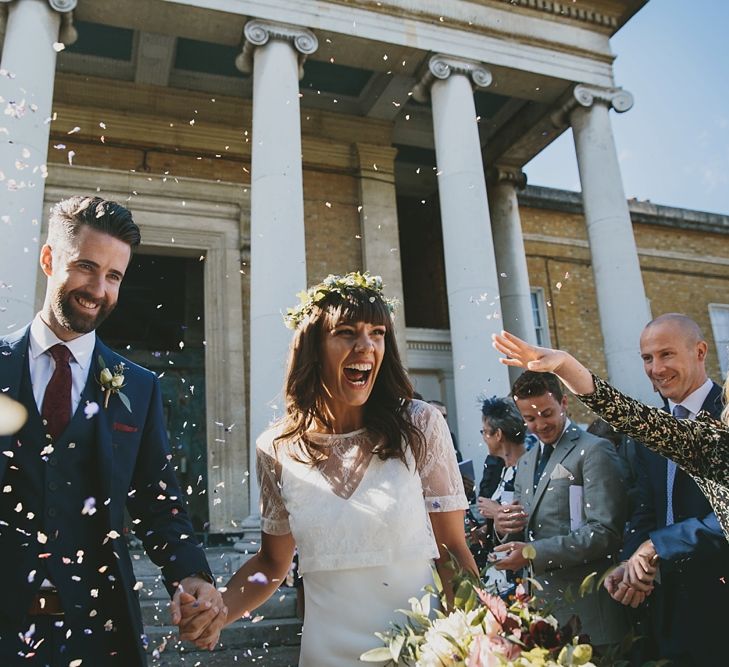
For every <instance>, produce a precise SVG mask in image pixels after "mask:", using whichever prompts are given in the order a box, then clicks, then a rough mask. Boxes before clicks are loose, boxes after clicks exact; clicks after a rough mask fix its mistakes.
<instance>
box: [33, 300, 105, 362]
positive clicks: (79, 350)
mask: <svg viewBox="0 0 729 667" xmlns="http://www.w3.org/2000/svg"><path fill="white" fill-rule="evenodd" d="M58 343H61V344H63V345H65V346H66V347H67V348H68V349H69V350H71V354H72V355H73V358H74V359H75V360H76V363H77V364H78V365H79V366H80V367H81V369H82V370H84V371H86V370H88V368H89V365H90V364H91V356H92V355H93V353H94V347H95V346H96V332H95V331H91V332H89V333H87V334H83V335H81V336H79V337H78V338H74V339H73V340H69V341H63V340H61V339H60V338H59V337H58V336H56V334H54V333H53V331H51V329H50V327H49V326H48V325H47V324H46V323H45V322H44V321H43V319H42V318H41V316H40V313H38V314H37V315H36V316H35V317H34V318H33V322H31V325H30V354H31V357H32V358H33V359H34V360H35V359H37V358H38V357H39V356H40V355H41V354H44V353H46V352H47V351H48V350H49V349H50V348H52V347H53V346H54V345H57V344H58Z"/></svg>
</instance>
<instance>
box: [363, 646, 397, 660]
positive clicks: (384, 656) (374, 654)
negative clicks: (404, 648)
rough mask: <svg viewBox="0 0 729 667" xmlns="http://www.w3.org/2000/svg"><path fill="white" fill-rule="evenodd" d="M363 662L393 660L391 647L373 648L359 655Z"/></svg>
mask: <svg viewBox="0 0 729 667" xmlns="http://www.w3.org/2000/svg"><path fill="white" fill-rule="evenodd" d="M359 659H360V660H361V661H362V662H385V661H387V662H389V661H390V660H392V658H391V656H390V649H389V648H388V647H387V646H380V647H379V648H373V649H370V650H369V651H367V652H365V653H363V654H362V655H361V656H359Z"/></svg>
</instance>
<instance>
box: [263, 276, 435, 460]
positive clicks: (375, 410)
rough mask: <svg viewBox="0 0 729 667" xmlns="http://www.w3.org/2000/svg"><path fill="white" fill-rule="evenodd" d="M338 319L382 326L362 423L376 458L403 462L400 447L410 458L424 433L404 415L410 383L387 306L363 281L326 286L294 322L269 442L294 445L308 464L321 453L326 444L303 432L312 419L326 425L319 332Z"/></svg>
mask: <svg viewBox="0 0 729 667" xmlns="http://www.w3.org/2000/svg"><path fill="white" fill-rule="evenodd" d="M340 322H367V323H369V324H374V325H377V326H384V327H385V351H384V355H383V358H382V364H381V365H380V370H379V373H378V374H377V377H376V378H375V384H374V387H373V388H372V393H371V394H370V396H369V398H368V399H367V402H366V403H365V406H364V424H365V427H366V428H367V429H368V430H369V431H370V432H371V433H373V434H374V435H375V436H376V441H377V442H376V445H375V449H374V453H375V454H376V455H377V456H378V457H379V458H380V459H383V460H384V459H389V458H399V459H400V460H401V461H403V462H405V447H406V446H407V445H409V446H410V448H411V451H412V452H413V455H414V457H415V460H416V461H420V459H421V457H422V453H423V449H424V446H425V438H424V436H423V433H422V432H421V431H420V429H419V428H418V427H417V426H415V424H413V422H412V421H411V420H410V417H409V411H408V409H407V408H408V405H409V404H410V401H411V400H412V398H413V385H412V383H411V382H410V379H409V378H408V376H407V373H406V372H405V369H404V368H403V365H402V361H401V360H400V354H399V352H398V349H397V342H396V340H395V332H394V329H393V324H392V318H391V316H390V309H389V307H388V305H387V304H386V303H385V301H384V300H383V298H382V296H381V295H380V293H379V292H376V291H374V290H370V289H366V288H363V287H351V288H349V289H347V290H346V291H345V292H344V293H340V292H334V291H333V292H330V293H329V294H327V296H326V297H325V298H324V299H323V300H321V301H320V302H319V303H318V304H317V305H316V306H315V307H314V308H313V309H312V311H311V313H309V314H308V315H307V316H306V317H304V318H303V320H302V321H301V322H300V323H299V324H298V326H297V327H296V330H295V332H294V337H293V340H292V341H291V347H290V349H289V358H288V364H287V370H286V383H285V386H284V396H285V403H286V412H285V415H284V416H283V418H282V419H281V422H280V425H281V426H282V431H281V433H280V435H279V436H278V437H277V438H276V440H275V442H276V443H280V442H284V441H285V442H291V443H295V444H296V445H298V447H299V452H297V453H295V454H294V455H295V458H297V459H298V460H300V461H302V462H304V463H309V464H313V463H316V462H317V461H320V460H322V459H324V458H326V447H322V446H320V445H317V443H316V442H314V441H313V439H309V438H307V435H306V434H307V431H308V430H309V429H310V428H311V426H312V424H313V423H314V421H316V422H318V423H319V424H322V425H323V426H324V427H326V428H331V427H332V424H331V422H330V419H329V416H328V411H327V409H326V404H325V397H324V392H323V386H322V380H321V363H320V360H321V349H322V335H323V334H324V333H325V332H328V331H331V330H332V329H333V328H334V327H335V326H336V325H337V323H340ZM404 443H406V445H404Z"/></svg>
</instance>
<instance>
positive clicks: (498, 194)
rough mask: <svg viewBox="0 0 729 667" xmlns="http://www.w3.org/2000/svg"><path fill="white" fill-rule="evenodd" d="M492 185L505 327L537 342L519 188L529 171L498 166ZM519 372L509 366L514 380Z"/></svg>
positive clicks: (490, 180) (491, 174)
mask: <svg viewBox="0 0 729 667" xmlns="http://www.w3.org/2000/svg"><path fill="white" fill-rule="evenodd" d="M488 185H489V193H488V194H489V208H490V209H491V233H492V235H493V239H494V248H495V252H496V270H497V271H498V274H499V294H500V295H501V313H502V319H503V322H504V328H505V329H506V330H507V331H511V332H512V333H515V334H516V335H517V336H519V337H520V338H523V339H524V340H526V341H529V342H530V343H533V344H536V342H537V339H536V332H535V330H534V316H533V314H532V294H531V289H530V288H529V272H528V270H527V262H526V252H525V250H524V236H523V235H522V231H521V218H520V217H519V202H518V200H517V197H516V191H517V189H519V190H523V189H524V188H525V187H526V174H524V172H523V171H521V169H514V168H509V167H496V168H494V169H491V170H490V171H489V177H488ZM519 375H521V370H520V369H518V368H509V379H510V381H511V382H512V383H513V382H514V380H516V378H517V377H519Z"/></svg>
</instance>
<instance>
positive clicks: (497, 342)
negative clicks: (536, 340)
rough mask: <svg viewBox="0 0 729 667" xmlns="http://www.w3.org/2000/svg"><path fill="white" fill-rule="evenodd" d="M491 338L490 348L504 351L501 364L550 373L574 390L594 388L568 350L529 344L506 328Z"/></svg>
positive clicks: (587, 392)
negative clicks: (491, 346)
mask: <svg viewBox="0 0 729 667" xmlns="http://www.w3.org/2000/svg"><path fill="white" fill-rule="evenodd" d="M492 339H493V343H492V344H493V346H494V348H496V349H497V350H498V351H499V352H501V353H502V354H503V355H505V357H503V358H501V359H499V361H500V362H501V363H502V364H504V365H506V366H516V367H517V368H525V369H527V370H530V371H536V372H538V373H547V372H551V373H554V374H555V375H558V376H559V378H560V379H561V380H562V382H564V383H565V384H566V385H567V388H568V389H569V390H570V391H572V392H573V393H575V394H591V393H592V392H593V391H595V383H594V382H593V379H592V374H591V373H590V371H588V370H587V368H585V367H584V366H583V365H582V364H581V363H580V362H579V361H577V359H575V358H574V357H573V356H572V355H571V354H568V353H567V352H563V351H562V350H553V349H552V348H549V347H538V346H537V345H530V344H529V343H527V342H526V341H525V340H522V339H521V338H519V337H518V336H515V335H514V334H510V333H509V332H508V331H502V332H501V333H500V334H494V335H493V336H492Z"/></svg>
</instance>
